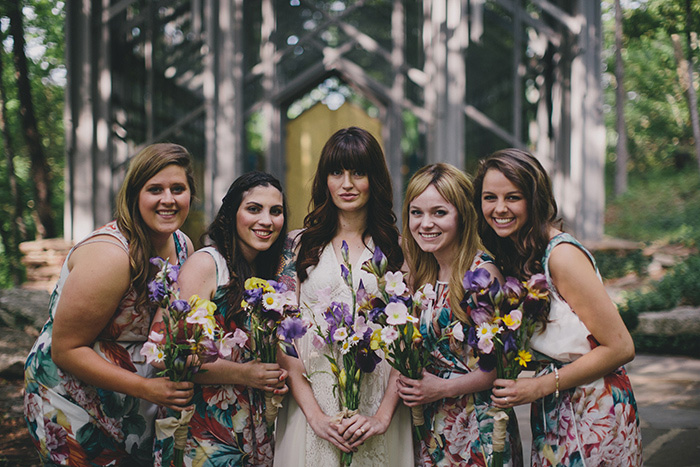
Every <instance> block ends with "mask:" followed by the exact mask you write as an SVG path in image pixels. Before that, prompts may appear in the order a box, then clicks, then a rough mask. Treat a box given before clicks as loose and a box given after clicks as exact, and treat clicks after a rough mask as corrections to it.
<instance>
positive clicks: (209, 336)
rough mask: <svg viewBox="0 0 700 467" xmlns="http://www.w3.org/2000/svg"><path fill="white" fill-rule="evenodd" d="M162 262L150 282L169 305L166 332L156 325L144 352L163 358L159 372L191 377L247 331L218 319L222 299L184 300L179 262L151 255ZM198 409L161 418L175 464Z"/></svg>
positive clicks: (158, 300)
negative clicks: (233, 329)
mask: <svg viewBox="0 0 700 467" xmlns="http://www.w3.org/2000/svg"><path fill="white" fill-rule="evenodd" d="M151 263H152V264H154V265H155V266H157V267H158V268H159V271H158V273H157V274H156V277H155V279H153V280H152V281H151V282H150V283H149V285H148V288H149V298H150V300H151V302H152V303H154V304H156V305H158V306H159V307H160V308H161V309H162V310H163V326H162V332H159V331H161V330H159V331H156V330H153V331H151V334H150V335H149V337H148V342H146V343H145V344H144V345H143V347H142V349H141V355H143V356H144V357H145V358H146V361H147V362H148V363H153V362H158V363H161V364H162V365H164V367H165V368H164V369H163V370H161V371H159V372H158V376H167V377H168V378H170V380H172V381H176V382H178V381H191V380H192V378H193V377H194V375H195V374H196V373H197V372H198V371H199V370H200V367H201V365H202V364H204V363H209V362H213V361H215V360H216V359H218V358H219V357H223V358H226V357H228V356H229V355H231V349H232V348H233V346H234V345H239V346H240V345H243V343H244V342H245V341H244V340H243V341H242V338H245V334H243V335H241V333H239V332H238V330H237V333H236V334H233V333H224V332H223V330H222V329H221V328H220V327H219V326H218V325H217V323H216V320H215V319H214V310H216V305H215V304H214V303H213V302H211V301H209V300H204V299H202V298H199V297H198V296H197V295H193V296H192V297H190V299H189V300H181V299H180V297H179V290H178V289H177V286H176V281H177V276H178V272H179V267H178V266H174V265H171V264H170V263H169V262H168V260H163V259H162V258H159V257H154V258H151ZM192 413H193V412H192V411H183V412H181V413H180V417H179V418H175V417H168V418H165V419H161V420H157V421H156V436H157V437H158V439H165V438H168V437H174V443H173V449H174V455H173V464H174V465H175V466H177V467H180V466H182V462H183V456H184V450H185V446H186V444H187V431H188V424H189V421H190V419H191V418H192Z"/></svg>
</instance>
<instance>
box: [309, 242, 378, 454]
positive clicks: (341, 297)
mask: <svg viewBox="0 0 700 467" xmlns="http://www.w3.org/2000/svg"><path fill="white" fill-rule="evenodd" d="M369 248H370V249H365V251H364V252H363V253H362V255H361V256H360V259H359V260H358V262H357V264H355V265H353V267H352V274H353V282H354V286H355V288H357V287H358V286H359V283H360V280H362V283H363V284H364V287H365V289H366V290H367V291H368V293H370V294H378V293H379V290H378V288H377V281H376V278H375V277H374V276H373V275H371V274H368V273H366V272H365V271H362V270H361V266H362V263H363V262H364V261H366V260H368V259H370V258H371V257H372V250H371V248H373V243H372V242H370V243H369ZM324 289H325V290H324ZM322 291H323V292H322ZM328 291H330V293H329V295H330V298H331V300H335V301H344V302H346V303H352V295H351V291H350V289H349V288H348V287H347V285H346V284H345V283H344V282H343V280H342V278H341V275H340V263H339V262H338V259H337V258H336V256H335V251H334V250H333V247H332V245H328V246H326V247H325V248H324V249H323V252H322V253H321V257H320V259H319V262H318V264H317V265H316V266H315V267H313V268H310V271H309V277H308V279H307V280H306V281H304V283H303V284H302V286H301V291H300V304H301V306H302V313H304V316H305V317H307V318H309V319H310V320H312V322H314V323H318V324H319V325H324V324H325V321H324V319H323V316H322V312H323V310H317V309H316V305H317V304H318V303H319V299H318V297H319V294H320V293H324V294H327V293H328ZM312 335H313V333H307V334H306V336H305V337H304V338H302V339H300V342H299V343H298V345H299V350H300V357H301V358H302V361H303V362H304V366H305V368H306V372H307V375H308V376H309V377H310V379H311V386H312V388H313V391H314V396H315V397H316V400H317V401H318V403H319V405H320V406H321V408H322V409H323V411H324V412H325V413H326V414H327V415H334V414H335V413H337V412H338V411H339V410H340V402H339V399H338V394H337V392H336V391H334V390H333V384H334V383H335V378H334V377H333V375H332V373H331V371H330V365H329V363H328V360H326V358H325V357H324V356H323V354H324V351H323V350H318V349H316V348H315V347H314V346H313V345H312V344H311V337H312ZM390 372H391V366H390V365H389V364H388V363H387V362H386V360H384V359H383V360H382V361H381V363H380V364H379V365H377V368H376V369H375V370H374V371H373V372H372V373H369V374H365V375H364V376H363V380H362V384H361V388H360V408H359V411H360V413H362V414H363V415H374V414H375V413H376V411H377V409H378V408H379V405H380V404H381V402H382V399H383V398H384V390H385V389H386V384H387V380H388V378H389V373H390ZM306 431H307V433H306V435H307V436H306V439H307V445H306V447H307V465H317V464H316V463H317V462H318V465H328V462H329V460H330V461H331V462H333V463H336V464H337V463H339V462H340V456H339V451H338V450H337V449H336V448H335V447H334V446H333V445H331V444H330V443H329V442H327V441H325V440H323V439H321V438H318V437H317V436H316V434H315V433H314V432H313V430H312V429H311V427H310V426H308V425H307V427H306ZM387 454H388V453H387V448H386V445H385V437H384V436H375V437H373V438H370V439H369V440H368V441H367V442H366V443H365V444H364V445H362V446H361V447H360V449H359V450H358V451H357V452H356V453H355V454H354V455H353V465H382V464H384V463H385V460H386V459H387Z"/></svg>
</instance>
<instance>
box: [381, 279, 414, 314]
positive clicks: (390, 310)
mask: <svg viewBox="0 0 700 467" xmlns="http://www.w3.org/2000/svg"><path fill="white" fill-rule="evenodd" d="M387 274H388V273H387ZM384 313H386V316H387V318H386V322H387V324H391V325H392V326H396V325H398V324H406V321H408V309H407V308H406V305H404V304H403V303H399V302H391V303H389V304H388V305H387V306H386V308H384Z"/></svg>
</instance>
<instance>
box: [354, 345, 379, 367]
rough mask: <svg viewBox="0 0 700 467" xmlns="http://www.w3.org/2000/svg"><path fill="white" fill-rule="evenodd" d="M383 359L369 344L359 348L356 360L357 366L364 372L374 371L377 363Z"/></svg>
mask: <svg viewBox="0 0 700 467" xmlns="http://www.w3.org/2000/svg"><path fill="white" fill-rule="evenodd" d="M381 361H382V359H381V357H379V356H378V355H377V354H376V353H375V352H374V351H373V350H372V349H370V348H369V346H368V345H362V346H361V347H359V348H358V349H357V354H356V355H355V362H356V363H357V367H358V368H359V369H360V370H362V371H363V372H364V373H372V372H373V371H374V369H375V368H376V367H377V364H378V363H379V362H381Z"/></svg>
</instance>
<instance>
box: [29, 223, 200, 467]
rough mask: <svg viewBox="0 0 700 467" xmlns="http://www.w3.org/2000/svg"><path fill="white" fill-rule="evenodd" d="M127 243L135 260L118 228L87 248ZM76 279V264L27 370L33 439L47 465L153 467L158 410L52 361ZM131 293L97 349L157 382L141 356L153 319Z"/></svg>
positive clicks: (180, 246) (182, 247) (180, 238)
mask: <svg viewBox="0 0 700 467" xmlns="http://www.w3.org/2000/svg"><path fill="white" fill-rule="evenodd" d="M97 235H108V236H111V237H113V238H115V239H117V240H118V241H119V243H120V244H121V246H122V247H123V248H124V251H125V252H126V253H127V254H128V251H129V247H128V242H127V240H126V238H125V237H124V236H123V235H122V234H121V232H120V231H119V229H118V228H117V224H116V222H115V221H112V222H110V223H108V224H107V225H105V226H103V227H101V228H99V229H97V230H96V231H94V232H92V233H91V234H90V235H89V236H88V237H87V238H86V239H84V240H83V241H81V242H80V243H78V245H76V246H75V247H73V249H71V251H70V253H69V254H68V255H69V256H70V254H71V253H72V252H73V251H74V250H75V249H76V248H77V247H78V246H80V245H84V244H86V243H92V242H104V241H107V240H100V239H95V238H94V237H95V236H97ZM173 238H174V240H175V247H176V251H177V255H178V263H179V264H182V263H184V261H185V259H186V258H187V243H186V238H187V237H186V236H185V234H183V233H182V232H180V231H177V232H175V233H174V234H173ZM67 277H68V258H66V261H65V262H64V263H63V268H62V269H61V276H60V278H59V280H58V283H57V284H56V288H55V289H54V291H53V294H52V295H51V300H50V304H49V311H50V316H49V319H48V321H47V322H46V324H45V325H44V327H43V329H42V331H41V334H40V335H39V337H38V338H37V340H36V342H35V343H34V346H33V347H32V349H31V351H30V353H29V356H28V357H27V361H26V363H25V367H24V391H25V395H24V414H25V418H26V419H27V423H28V425H29V433H30V435H31V437H32V440H33V441H34V445H35V446H36V448H37V450H38V451H39V455H40V457H41V460H42V462H43V463H44V464H47V465H72V466H93V465H94V466H104V465H133V466H139V465H143V466H151V465H153V461H152V458H153V422H154V419H155V415H156V406H155V405H154V404H152V403H150V402H148V401H145V400H143V399H139V398H137V397H132V396H127V395H126V394H122V393H118V392H113V391H107V390H104V389H100V388H97V387H95V386H90V385H87V384H85V383H84V382H82V381H80V380H79V379H78V378H76V377H75V376H73V375H72V374H70V373H66V372H64V371H62V370H61V369H60V368H58V367H57V366H56V364H55V363H54V362H53V360H52V359H51V336H52V330H53V323H54V315H55V313H56V307H57V305H58V301H59V299H60V297H61V291H62V289H63V285H64V284H65V282H66V279H67ZM135 297H136V292H135V290H134V289H133V288H130V289H129V290H128V291H127V293H126V294H125V295H124V297H123V298H122V300H121V302H120V303H119V306H118V307H117V309H116V311H115V313H114V316H112V318H111V320H110V321H109V323H108V324H107V326H105V328H104V330H103V331H102V333H101V334H100V335H99V337H98V338H97V340H96V341H95V343H94V344H93V350H94V351H95V352H96V353H97V354H98V355H100V356H101V357H102V358H104V359H105V360H107V361H109V362H110V363H112V364H114V365H117V366H119V367H121V368H124V369H126V370H129V371H131V372H134V373H136V374H138V375H140V376H143V377H145V378H149V377H152V376H154V374H155V371H154V369H153V367H152V366H151V365H149V364H147V363H146V361H145V359H144V358H143V357H142V356H141V354H140V350H141V347H142V346H143V344H144V342H146V340H147V339H148V333H149V328H150V325H151V319H152V318H153V315H152V311H150V310H148V311H140V310H136V309H135V308H134V300H135Z"/></svg>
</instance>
